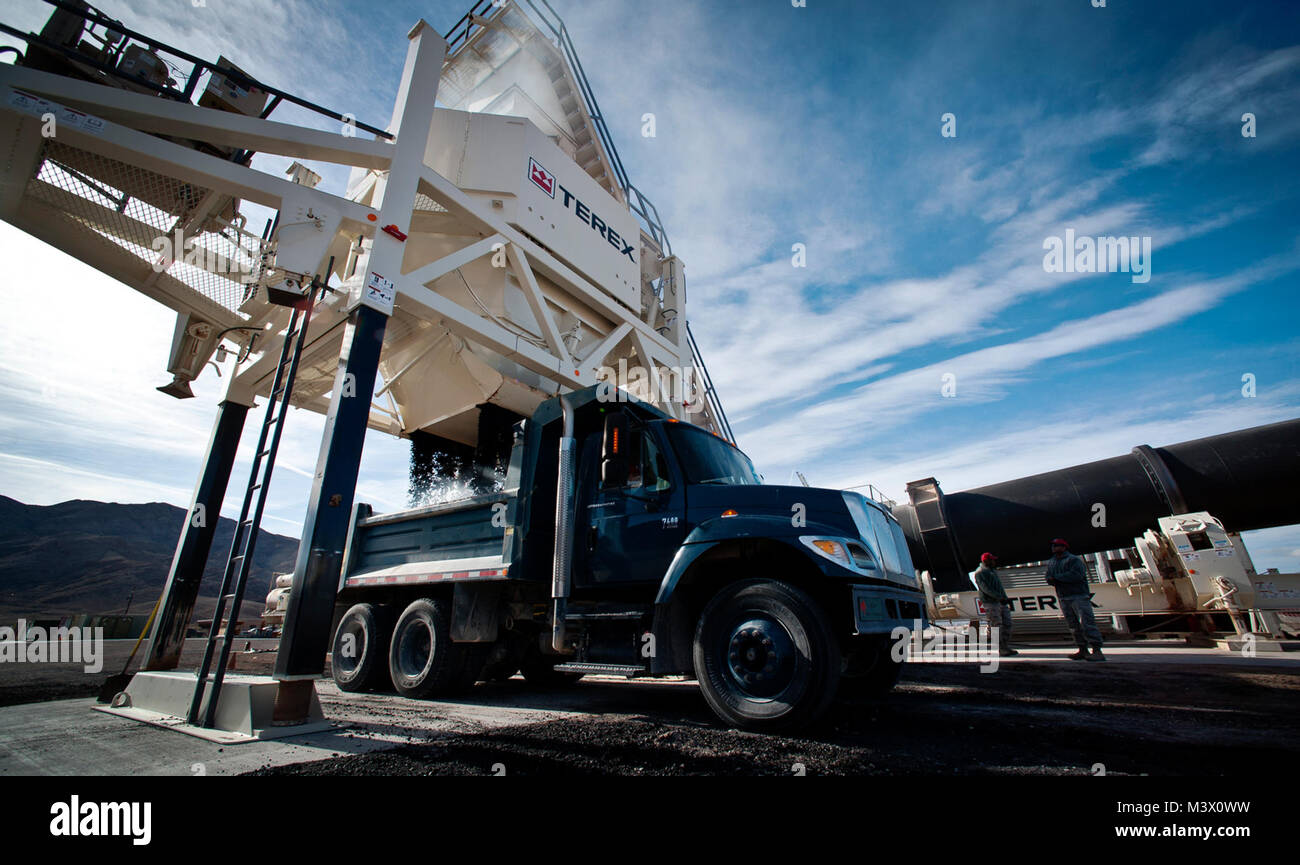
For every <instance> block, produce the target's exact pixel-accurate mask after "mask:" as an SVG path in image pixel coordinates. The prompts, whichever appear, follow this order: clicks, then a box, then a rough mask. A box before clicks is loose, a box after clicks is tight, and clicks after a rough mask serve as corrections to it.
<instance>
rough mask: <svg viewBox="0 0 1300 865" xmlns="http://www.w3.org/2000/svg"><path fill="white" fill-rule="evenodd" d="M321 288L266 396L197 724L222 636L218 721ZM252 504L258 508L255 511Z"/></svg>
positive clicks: (193, 715) (288, 337)
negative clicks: (282, 437) (237, 627)
mask: <svg viewBox="0 0 1300 865" xmlns="http://www.w3.org/2000/svg"><path fill="white" fill-rule="evenodd" d="M317 292H318V287H317V285H316V284H315V283H313V285H312V287H311V289H310V290H309V291H308V293H307V297H306V298H304V300H303V301H302V302H301V303H300V304H298V305H295V306H294V307H293V313H292V314H291V315H290V317H289V328H288V330H286V331H285V334H284V344H283V345H282V346H281V348H280V362H279V363H278V364H277V365H276V367H275V382H274V384H272V385H271V393H270V396H269V397H268V398H267V402H266V418H265V420H263V421H262V434H261V436H260V437H259V438H258V440H257V453H256V455H254V457H253V469H252V472H251V473H250V474H249V478H248V488H247V489H246V490H245V491H244V505H243V508H242V509H241V510H240V512H239V523H238V524H237V525H236V526H235V536H234V538H233V540H232V541H231V544H230V555H229V557H228V558H227V559H226V570H225V574H224V575H223V576H222V578H221V594H220V595H219V596H218V598H217V608H216V610H215V611H214V612H213V615H212V630H211V631H210V632H209V634H208V641H207V645H206V646H205V647H204V650H203V663H202V664H200V665H199V676H198V680H197V681H196V682H195V683H194V699H193V701H192V702H191V703H190V713H189V717H188V721H189V723H191V724H196V723H198V719H199V710H200V708H201V707H202V704H203V692H204V689H205V688H206V686H207V680H208V671H209V670H210V669H211V667H212V657H213V654H214V653H215V650H216V646H217V643H218V642H220V643H221V653H220V654H219V655H217V670H216V674H215V675H214V676H213V679H212V693H211V695H210V696H209V697H208V706H207V710H206V711H205V712H204V713H203V724H202V726H204V727H208V728H211V727H212V726H213V725H214V723H215V721H216V716H217V702H218V700H219V699H220V697H221V684H222V682H223V681H224V680H225V677H226V664H227V662H228V661H229V659H230V638H231V633H230V632H231V631H232V630H233V629H234V628H235V625H236V623H237V622H238V621H239V608H240V606H241V605H242V604H243V601H244V587H245V586H246V585H247V583H248V571H249V569H250V568H251V567H252V565H253V550H254V549H255V548H256V546H257V535H258V532H259V531H260V530H261V527H262V512H263V510H264V509H265V507H266V495H267V491H268V489H269V488H270V486H271V473H272V471H274V469H275V455H276V452H277V451H278V450H279V449H280V434H281V433H282V432H284V419H285V415H286V413H287V410H288V407H289V399H290V397H292V396H293V382H294V378H295V376H296V375H297V372H298V361H299V360H300V359H301V357H302V348H303V344H304V342H305V341H306V337H307V326H308V325H309V324H310V323H311V311H312V307H313V306H314V305H315V302H316V295H317ZM268 438H269V439H270V443H269V444H268V443H267V439H268ZM254 499H256V501H254ZM250 510H251V511H252V514H253V515H252V516H251V517H250V516H249V511H250ZM219 518H220V517H219V516H218V519H219ZM228 604H229V608H230V618H229V620H228V621H225V624H224V627H223V620H225V618H226V608H227V605H228Z"/></svg>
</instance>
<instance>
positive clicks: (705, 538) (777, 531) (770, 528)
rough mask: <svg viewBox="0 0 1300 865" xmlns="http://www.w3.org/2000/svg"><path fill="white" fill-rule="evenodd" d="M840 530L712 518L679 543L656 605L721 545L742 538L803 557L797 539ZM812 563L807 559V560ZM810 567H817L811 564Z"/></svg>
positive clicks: (760, 517)
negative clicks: (769, 542)
mask: <svg viewBox="0 0 1300 865" xmlns="http://www.w3.org/2000/svg"><path fill="white" fill-rule="evenodd" d="M843 534H844V530H843V529H840V528H836V527H834V526H827V525H823V524H821V523H808V524H807V525H803V526H794V525H792V524H791V522H790V520H789V519H788V518H787V517H783V516H770V515H766V514H755V515H753V516H738V517H714V518H713V519H711V520H705V521H704V522H702V523H700V524H699V525H698V526H696V527H695V528H694V529H692V530H691V533H690V534H689V535H687V536H686V540H684V541H682V545H681V546H680V547H678V549H677V554H676V555H675V556H673V560H672V563H671V564H669V565H668V570H667V572H665V573H664V576H663V579H662V580H660V582H659V594H658V595H657V596H656V597H655V603H656V604H667V603H668V602H669V601H671V600H672V597H673V592H674V591H675V590H676V589H677V584H678V583H679V582H680V581H681V578H682V576H683V575H684V574H685V573H686V572H687V571H688V570H690V567H691V565H693V564H695V561H696V559H698V558H699V557H700V556H702V555H704V554H705V553H707V552H708V551H709V550H711V549H713V548H714V547H716V546H718V545H719V544H720V543H723V542H725V541H733V540H740V539H744V538H753V539H763V540H772V541H778V542H780V543H784V544H786V545H788V546H791V547H793V548H795V549H796V550H799V552H801V553H803V554H804V555H805V556H808V553H807V551H806V550H805V549H804V548H803V546H802V545H801V544H800V543H799V536H800V535H830V536H840V535H843ZM808 558H809V560H810V561H811V560H812V557H811V556H808ZM814 564H818V565H819V566H820V563H817V562H814Z"/></svg>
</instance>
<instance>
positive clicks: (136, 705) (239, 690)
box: [95, 671, 332, 744]
mask: <svg viewBox="0 0 1300 865" xmlns="http://www.w3.org/2000/svg"><path fill="white" fill-rule="evenodd" d="M196 679H197V676H196V674H195V673H182V672H171V671H165V672H163V671H152V672H142V673H136V674H135V676H134V677H132V679H131V684H129V685H128V686H127V688H126V690H125V691H123V692H122V693H121V694H119V695H118V696H117V697H116V698H114V700H113V704H112V705H111V706H96V707H95V708H96V710H97V711H100V712H107V713H108V714H110V715H118V716H120V717H123V718H130V719H132V720H135V721H141V722H143V723H146V724H152V725H154V726H156V727H165V728H167V729H171V730H176V731H178V732H181V733H186V734H188V735H191V736H197V737H199V738H200V739H207V740H208V741H211V742H221V743H224V744H236V743H239V742H255V741H258V740H259V739H278V738H283V737H286V736H298V735H302V734H304V733H315V732H319V731H321V730H328V729H331V727H332V725H331V724H330V723H329V722H328V721H326V720H325V715H324V713H323V712H322V711H321V708H320V701H319V700H318V699H317V698H316V694H315V690H314V689H312V693H311V702H310V709H309V711H308V712H307V717H306V719H305V721H304V722H303V723H300V724H294V725H291V726H276V725H274V724H273V723H272V713H273V710H274V707H275V698H276V692H277V691H278V690H279V685H280V683H279V682H278V681H276V680H275V679H273V678H271V677H270V676H241V675H234V674H228V675H227V676H226V677H225V680H224V682H223V683H222V687H221V698H220V701H219V702H218V703H217V713H216V719H215V723H216V726H215V728H213V729H207V728H204V727H199V726H196V725H192V724H188V723H186V721H185V719H186V716H187V715H188V714H189V710H190V701H191V700H193V698H194V685H195V681H196ZM210 681H211V677H209V682H210ZM205 690H206V695H205V696H204V702H203V706H202V707H200V714H202V712H204V711H206V709H207V701H208V699H209V698H210V696H211V693H212V689H211V687H210V686H209V687H208V688H207V689H205Z"/></svg>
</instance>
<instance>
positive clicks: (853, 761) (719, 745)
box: [0, 641, 1300, 777]
mask: <svg viewBox="0 0 1300 865" xmlns="http://www.w3.org/2000/svg"><path fill="white" fill-rule="evenodd" d="M252 647H253V648H254V649H262V650H263V651H261V652H260V653H257V654H249V655H243V654H241V655H239V656H238V660H237V662H236V667H237V669H238V670H239V671H240V672H254V673H267V672H270V670H271V669H272V666H273V664H274V657H275V655H274V652H273V651H270V649H273V647H274V643H273V642H272V641H253V646H252ZM186 649H187V650H186V654H185V656H184V660H185V665H186V666H190V665H193V664H195V663H197V660H198V657H199V654H200V653H201V651H202V642H201V641H193V642H192V645H190V646H187V647H186ZM129 650H130V643H129V642H125V643H124V644H123V645H118V644H114V643H110V644H108V646H107V648H106V659H105V663H104V669H103V670H102V671H101V672H100V673H98V674H94V675H90V674H86V673H84V672H83V671H82V670H81V669H80V668H79V667H77V666H75V665H67V669H64V668H63V667H62V666H56V665H44V666H41V667H30V666H29V667H24V666H23V665H3V666H4V669H0V705H12V704H15V703H28V702H34V701H39V700H52V699H62V698H66V697H86V696H93V695H94V694H95V693H96V692H97V691H98V688H99V684H100V683H101V682H102V681H103V680H104V678H105V677H106V676H107V675H109V674H110V673H113V672H116V671H118V670H120V669H121V664H122V662H123V661H124V660H125V657H126V653H127V652H128V651H129ZM1143 652H1144V654H1143V655H1142V656H1141V657H1140V658H1139V657H1137V656H1134V657H1133V658H1132V659H1131V660H1127V661H1126V660H1125V659H1124V656H1123V655H1116V654H1112V656H1111V657H1112V660H1110V661H1109V662H1108V663H1106V664H1086V663H1080V662H1070V661H1066V660H1064V659H1063V658H1062V657H1061V655H1060V654H1059V653H1058V654H1056V655H1055V656H1047V655H1033V654H1031V653H1027V654H1030V655H1031V656H1030V657H1028V658H1025V657H1022V658H1019V659H1016V661H1015V662H1014V663H1004V664H1003V665H1002V666H1001V668H1000V669H999V670H998V672H996V673H993V674H981V673H980V672H979V671H978V669H977V668H976V667H975V666H973V665H963V664H910V665H908V667H907V668H906V670H905V672H904V677H903V680H902V682H901V683H900V684H899V686H898V687H897V688H896V689H895V690H894V691H893V692H891V693H890V694H889V695H888V696H887V697H886V698H884V699H881V700H878V701H873V702H869V703H864V704H861V705H857V706H839V707H837V708H836V710H835V711H834V712H833V714H832V716H831V717H830V718H829V719H828V720H827V722H826V723H824V724H823V725H822V727H821V728H820V729H817V730H814V731H811V732H810V733H808V734H806V735H800V736H776V735H758V734H752V733H745V732H741V731H736V730H731V729H728V728H726V727H723V726H722V725H721V724H719V723H718V722H717V721H716V719H715V718H714V717H713V715H712V713H710V712H709V710H708V708H707V707H706V706H705V704H704V700H703V698H702V696H701V695H700V693H699V690H698V688H697V687H695V686H694V685H693V684H690V683H684V682H680V681H679V682H656V681H645V680H643V681H636V682H628V681H624V680H620V679H607V678H603V677H595V678H592V677H589V678H588V679H586V680H583V681H582V682H579V683H578V684H576V685H574V686H571V687H568V688H564V689H560V690H558V691H557V690H546V689H540V688H537V687H533V686H530V685H528V684H527V683H526V682H524V681H523V680H522V679H519V678H516V679H512V680H511V681H509V682H504V683H491V684H487V683H484V684H480V685H478V686H477V687H476V689H475V690H474V692H473V693H472V694H470V695H467V696H466V697H464V698H460V699H457V700H443V701H436V702H434V701H428V702H421V701H409V700H403V699H400V698H398V697H396V696H393V695H385V694H345V693H341V692H339V691H338V690H337V689H336V688H335V687H334V686H333V684H332V682H329V681H322V682H320V683H319V684H318V688H317V690H318V693H319V694H320V698H321V703H322V705H323V707H324V709H325V712H326V715H327V716H328V717H330V718H332V719H335V720H336V721H338V722H339V723H341V724H342V725H344V726H345V727H346V731H341V732H346V735H347V736H349V737H352V738H354V739H366V740H370V741H371V742H372V743H373V744H374V745H376V746H378V747H379V748H380V749H382V750H375V751H372V752H369V753H353V754H347V753H343V754H341V755H340V756H336V757H331V758H330V759H324V760H317V761H313V762H305V763H290V764H287V765H269V764H268V765H266V766H264V767H263V768H261V769H258V770H257V771H255V772H253V773H251V774H258V775H345V776H359V775H492V774H505V775H524V776H528V775H606V774H614V775H793V774H800V773H806V774H809V775H918V774H919V775H929V776H933V775H953V774H1000V775H1007V774H1010V775H1040V774H1048V775H1061V774H1079V775H1083V774H1097V773H1100V772H1101V771H1104V772H1105V773H1106V774H1108V775H1141V774H1150V775H1196V776H1252V775H1262V774H1264V773H1265V772H1267V773H1269V774H1270V775H1273V776H1274V777H1277V773H1279V772H1281V773H1283V774H1285V773H1288V772H1291V773H1295V772H1297V771H1298V770H1300V740H1298V739H1296V737H1295V736H1294V729H1295V710H1296V706H1297V705H1300V700H1298V699H1297V698H1298V697H1300V664H1296V663H1268V662H1257V663H1246V662H1240V661H1236V660H1234V658H1233V657H1232V656H1227V655H1219V656H1217V657H1210V656H1201V657H1199V658H1191V659H1189V660H1186V661H1184V660H1180V659H1179V658H1180V655H1179V652H1180V650H1179V649H1178V648H1161V649H1154V650H1151V651H1146V650H1143ZM1181 657H1183V658H1187V657H1188V655H1187V654H1186V653H1185V652H1184V653H1183V655H1182V656H1181ZM1153 659H1158V660H1153ZM1261 660H1262V659H1261ZM390 743H391V745H392V747H388V746H389V744H390ZM1098 764H1100V767H1099V766H1098ZM1101 767H1104V768H1101Z"/></svg>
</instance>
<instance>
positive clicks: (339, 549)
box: [272, 19, 447, 725]
mask: <svg viewBox="0 0 1300 865" xmlns="http://www.w3.org/2000/svg"><path fill="white" fill-rule="evenodd" d="M408 39H409V44H408V46H407V54H406V64H405V66H404V68H403V70H402V81H401V84H400V86H399V87H398V92H397V99H396V101H395V104H394V107H393V119H392V123H391V124H390V126H389V129H390V130H392V131H393V132H395V133H396V135H397V137H396V141H395V144H394V149H393V154H392V162H391V167H390V170H389V175H388V178H387V183H385V184H384V191H383V200H382V202H381V203H380V205H379V214H378V216H379V224H380V225H389V224H393V223H402V224H405V222H406V220H407V219H409V217H410V214H411V212H412V210H413V208H414V206H415V196H416V190H417V186H418V184H419V179H420V175H421V170H422V168H423V165H424V163H423V159H424V153H425V149H426V148H427V146H428V141H429V134H430V131H431V129H432V125H433V110H434V100H435V97H436V95H437V91H438V81H439V78H440V77H441V74H442V64H443V60H444V59H445V58H446V54H447V43H446V42H445V41H444V40H443V39H442V37H441V36H440V35H438V34H437V33H436V32H435V31H434V30H433V28H432V27H430V26H429V25H428V23H427V22H425V21H424V20H423V19H421V20H420V22H419V23H418V24H416V25H415V27H414V28H413V29H412V30H411V32H410V33H409V34H408ZM403 250H404V247H403V245H402V243H401V241H399V240H397V239H396V238H394V237H391V236H389V235H388V234H386V233H376V235H375V241H374V247H373V249H372V250H371V253H370V258H369V261H368V262H367V265H366V266H367V269H368V270H369V271H371V272H377V273H398V272H400V270H401V264H402V253H403ZM387 324H388V313H387V312H386V311H381V310H379V309H375V308H373V307H371V306H369V305H365V304H362V305H359V306H357V308H356V309H355V310H354V311H353V312H352V314H351V317H350V319H349V321H348V326H347V331H346V333H345V334H344V337H343V350H342V353H341V355H340V357H339V365H338V371H337V373H336V375H335V379H334V391H333V395H332V398H331V400H330V409H329V414H328V415H327V416H326V420H325V432H324V435H323V437H322V440H321V449H320V457H319V459H318V461H317V465H316V476H315V479H314V481H313V483H312V492H311V498H310V500H309V502H308V505H307V516H306V518H305V520H304V522H303V539H302V543H301V545H300V546H299V548H298V560H297V563H296V564H295V566H294V573H293V584H292V587H291V589H290V593H289V606H288V610H287V611H286V614H285V624H284V632H283V634H282V635H281V638H280V650H279V652H278V653H277V655H276V661H275V673H274V675H275V678H276V679H277V680H279V682H280V687H279V689H278V691H277V694H276V701H275V708H274V711H273V713H272V717H273V723H277V724H286V725H291V724H297V723H302V722H304V721H306V720H307V717H308V714H309V711H310V708H311V698H312V693H313V686H312V682H313V680H315V679H316V678H317V677H319V676H320V674H321V673H322V672H323V671H324V668H325V653H326V651H327V650H328V648H329V642H330V638H331V637H332V636H333V635H332V634H331V633H330V628H331V625H332V624H333V619H334V600H335V596H336V594H337V592H338V585H339V579H340V575H341V572H342V566H343V551H344V549H345V547H346V545H347V540H348V533H349V530H350V528H351V525H352V521H351V515H352V505H353V499H354V497H355V494H356V485H357V476H358V473H359V471H360V468H361V453H362V448H363V445H364V442H365V434H366V428H367V425H368V423H369V420H370V406H371V401H372V399H373V397H374V391H375V377H376V375H377V373H378V371H379V356H380V352H381V350H382V349H383V343H384V331H385V329H386V328H387Z"/></svg>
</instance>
